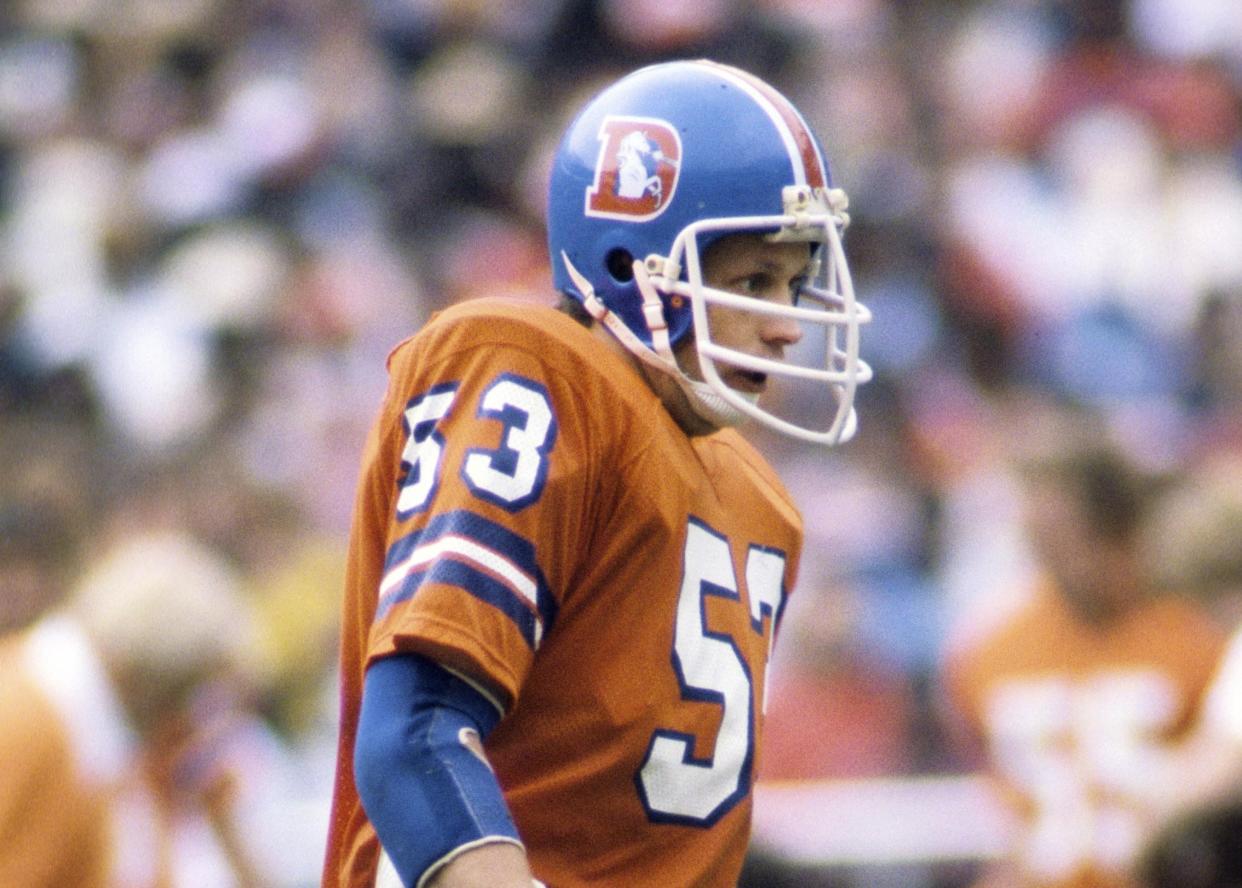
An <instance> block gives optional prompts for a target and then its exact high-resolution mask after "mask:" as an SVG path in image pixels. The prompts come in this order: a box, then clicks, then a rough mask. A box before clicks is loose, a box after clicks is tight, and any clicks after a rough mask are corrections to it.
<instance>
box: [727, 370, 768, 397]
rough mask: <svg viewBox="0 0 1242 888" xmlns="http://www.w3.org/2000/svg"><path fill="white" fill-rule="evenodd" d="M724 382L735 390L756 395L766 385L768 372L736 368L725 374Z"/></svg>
mask: <svg viewBox="0 0 1242 888" xmlns="http://www.w3.org/2000/svg"><path fill="white" fill-rule="evenodd" d="M725 382H726V383H727V384H728V386H729V388H731V389H733V390H735V391H739V392H747V393H748V394H752V395H758V394H761V393H762V392H763V391H764V390H765V389H766V388H767V387H768V374H766V373H760V372H759V371H758V370H742V369H740V368H737V369H733V370H730V371H729V372H728V373H726V374H725Z"/></svg>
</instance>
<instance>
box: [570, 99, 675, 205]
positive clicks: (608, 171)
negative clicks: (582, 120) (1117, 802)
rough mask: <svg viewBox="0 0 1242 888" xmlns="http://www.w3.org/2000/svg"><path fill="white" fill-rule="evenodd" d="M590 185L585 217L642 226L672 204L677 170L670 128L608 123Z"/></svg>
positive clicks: (644, 122)
mask: <svg viewBox="0 0 1242 888" xmlns="http://www.w3.org/2000/svg"><path fill="white" fill-rule="evenodd" d="M599 139H600V152H599V158H598V160H596V162H595V181H594V182H593V183H592V184H591V186H590V187H589V188H587V193H586V213H587V215H588V216H603V217H605V218H610V219H627V220H630V221H634V222H644V221H647V220H649V219H654V218H655V217H656V216H658V215H660V213H662V212H663V211H664V210H665V208H666V207H667V206H668V203H669V201H670V200H672V197H673V192H674V191H675V190H676V188H677V176H678V173H679V171H680V165H681V139H680V138H679V137H678V135H677V130H675V129H674V128H673V127H672V126H671V125H670V124H668V123H666V122H665V121H663V120H653V119H651V118H645V117H608V118H605V120H604V122H603V124H602V125H601V126H600V130H599Z"/></svg>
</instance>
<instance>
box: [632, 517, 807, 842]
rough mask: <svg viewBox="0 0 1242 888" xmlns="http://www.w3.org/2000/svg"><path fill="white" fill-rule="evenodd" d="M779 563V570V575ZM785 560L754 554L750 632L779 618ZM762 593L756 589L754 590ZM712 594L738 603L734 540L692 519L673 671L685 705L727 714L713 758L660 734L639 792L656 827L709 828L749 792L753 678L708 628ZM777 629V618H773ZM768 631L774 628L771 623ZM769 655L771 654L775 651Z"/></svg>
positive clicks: (683, 738) (669, 733)
mask: <svg viewBox="0 0 1242 888" xmlns="http://www.w3.org/2000/svg"><path fill="white" fill-rule="evenodd" d="M772 559H779V560H780V567H781V569H780V570H779V571H777V570H775V569H774V568H775V566H776V563H775V561H773V560H772ZM783 575H784V560H783V556H781V555H779V553H775V552H773V551H772V550H769V549H762V548H758V547H752V548H751V549H750V552H749V553H748V557H747V566H746V578H747V581H748V583H751V584H755V585H752V587H751V588H750V589H749V590H748V597H749V600H750V604H749V609H750V612H751V617H752V621H751V626H752V629H754V630H755V631H757V632H758V633H759V634H763V631H764V621H763V616H764V614H765V611H766V613H767V614H770V615H773V618H775V615H776V614H778V613H779V610H780V602H781V600H782V598H783V586H782V578H783ZM756 587H757V588H756ZM709 595H714V596H719V597H722V598H726V599H732V600H734V601H740V599H741V592H740V590H739V588H738V582H737V577H736V576H735V575H734V571H733V558H732V555H731V553H730V549H729V541H728V540H726V539H725V538H724V537H722V536H720V535H719V534H717V533H716V532H715V531H713V530H712V529H711V528H710V527H707V526H706V525H705V524H702V523H700V522H698V521H695V520H693V519H691V522H690V525H689V529H688V532H687V535H686V551H685V565H684V572H683V579H682V584H681V591H680V594H679V597H678V602H677V623H676V632H675V636H674V641H673V668H674V669H675V670H676V672H677V679H678V682H679V683H680V684H681V695H682V699H684V700H692V701H696V702H710V703H716V704H718V705H719V706H720V707H721V718H720V729H719V731H718V733H717V735H716V743H715V750H714V752H713V754H712V755H711V756H710V757H709V758H702V759H700V758H696V757H695V755H694V745H695V737H694V736H693V735H691V734H687V733H685V732H682V731H674V730H667V729H659V730H657V731H655V732H654V733H653V735H652V738H651V744H650V746H649V747H648V749H647V757H646V759H645V760H644V761H643V765H642V767H641V769H640V770H639V773H638V785H639V791H640V794H641V795H642V798H643V803H644V805H645V806H646V808H647V813H648V816H649V817H650V818H651V819H652V820H655V821H662V822H672V823H684V824H691V825H696V826H705V827H706V826H711V825H712V824H713V823H715V822H716V821H717V820H719V819H720V818H721V817H722V816H724V815H725V814H726V813H728V812H729V811H730V810H731V809H732V808H733V807H734V806H735V805H736V804H737V803H738V802H739V801H741V800H742V799H743V798H745V797H746V795H747V794H748V793H749V792H750V783H751V770H752V766H753V764H754V752H755V719H754V678H753V676H752V675H751V672H750V668H749V666H748V665H747V662H746V659H745V658H744V657H743V655H742V652H741V651H740V650H739V649H738V646H737V643H736V641H735V640H734V639H733V638H731V637H729V636H728V635H724V634H721V633H716V632H712V631H711V630H709V629H708V627H707V614H706V608H705V607H704V600H705V598H706V597H707V596H709ZM773 623H774V619H773ZM768 631H769V632H773V633H774V632H775V626H774V625H773V624H772V623H769V624H768ZM769 649H770V648H769Z"/></svg>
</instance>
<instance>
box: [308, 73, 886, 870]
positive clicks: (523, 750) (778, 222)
mask: <svg viewBox="0 0 1242 888" xmlns="http://www.w3.org/2000/svg"><path fill="white" fill-rule="evenodd" d="M549 198H550V200H549V210H548V229H549V246H550V254H551V261H552V264H553V272H554V279H555V282H556V285H557V289H558V290H560V291H561V293H562V302H561V307H560V310H559V311H558V310H555V309H553V308H550V307H549V308H542V307H532V306H531V305H529V304H509V303H505V302H502V301H497V300H491V299H486V300H475V301H473V302H466V303H463V304H461V305H458V306H456V307H454V308H452V309H449V310H447V311H445V312H443V313H441V314H439V315H438V316H436V317H435V318H433V319H432V320H431V321H430V322H429V323H428V325H427V326H426V327H425V328H424V329H423V330H422V331H421V332H420V333H418V334H417V335H416V336H414V337H413V338H412V339H410V340H408V341H406V342H405V343H403V344H402V345H400V346H399V347H398V348H397V349H396V351H395V352H394V353H393V355H392V356H391V359H390V362H389V372H390V384H389V389H388V393H387V397H386V399H385V403H384V405H383V407H382V410H381V413H380V416H379V417H378V420H377V421H376V424H375V425H374V427H373V430H372V434H371V436H370V438H369V441H368V444H367V447H366V451H365V454H364V458H363V471H362V479H361V482H360V487H359V491H358V499H357V503H356V511H355V518H354V528H353V532H352V535H351V546H350V559H349V571H348V578H347V591H346V600H345V608H344V626H343V644H342V661H341V669H342V683H343V687H342V702H343V708H342V721H341V735H340V747H339V755H338V762H337V778H336V791H335V798H334V803H333V811H332V823H331V831H330V835H329V842H328V845H329V847H328V854H327V860H326V864H325V874H324V885H325V886H328V888H362V886H371V885H373V884H379V885H405V886H416V885H417V886H436V888H441V886H460V885H487V886H489V888H506V886H515V885H520V886H523V888H528V886H530V885H531V884H532V880H538V881H541V882H543V883H545V884H547V885H550V886H554V888H572V886H583V885H591V886H597V888H598V886H626V888H629V886H635V885H669V886H674V885H675V886H725V885H734V884H736V880H737V877H738V873H739V871H740V868H741V864H742V858H743V855H744V853H745V851H746V846H747V840H748V835H749V825H750V811H751V788H752V784H753V781H754V777H755V773H756V763H757V756H758V749H759V745H760V741H761V738H762V712H763V694H764V683H765V670H766V667H767V662H768V657H769V654H770V652H771V649H772V644H773V640H774V636H775V634H776V624H777V622H778V620H779V617H780V614H781V611H782V607H783V604H784V601H785V596H786V594H787V593H788V592H789V590H790V589H791V587H792V586H793V583H794V577H795V573H796V567H797V563H798V557H799V550H800V546H801V520H800V517H799V515H798V512H797V510H796V508H795V506H794V504H793V502H792V501H791V499H790V497H789V495H788V494H787V492H786V491H785V490H784V489H783V487H782V485H781V483H780V482H779V480H778V479H777V478H776V476H775V475H774V473H773V472H772V470H771V469H770V468H769V467H768V466H767V465H766V464H765V463H764V461H763V460H762V459H761V458H760V456H759V455H758V454H757V452H756V451H755V450H754V449H752V448H751V447H750V446H749V445H748V444H747V443H745V441H744V440H743V439H742V438H741V437H740V436H739V435H738V434H737V433H736V432H734V431H732V430H730V429H728V428H727V427H730V426H734V425H737V424H739V423H740V422H742V421H743V420H746V419H748V418H753V419H755V420H757V421H758V422H761V423H764V424H766V425H768V426H770V427H771V428H773V429H776V430H778V431H781V432H785V433H787V434H790V435H793V436H795V437H797V438H800V439H803V440H807V441H811V442H816V443H820V444H832V443H835V442H837V441H839V440H843V439H846V438H848V437H849V436H850V435H852V434H853V432H854V426H855V421H854V411H853V408H852V401H853V394H854V390H855V387H856V385H858V384H859V383H860V382H863V381H865V379H866V377H867V375H868V373H869V371H868V370H867V368H866V365H865V364H864V363H863V362H861V361H860V360H859V358H858V325H859V323H860V322H861V321H863V320H865V318H866V312H865V309H864V308H863V307H862V306H861V305H859V304H857V303H856V302H855V301H854V296H853V291H852V288H851V285H850V280H849V273H848V270H847V268H846V266H845V261H844V254H843V251H842V247H841V241H840V232H841V230H842V229H843V228H844V226H845V224H846V216H845V213H844V210H845V199H844V195H843V194H842V193H841V192H840V191H838V190H836V189H834V188H832V186H831V183H830V181H829V179H828V173H827V168H826V165H825V163H824V159H823V156H822V153H821V151H820V148H819V145H818V142H817V141H816V140H815V138H814V137H813V136H812V134H811V132H810V130H809V129H808V128H807V126H806V123H805V122H804V121H803V119H802V118H801V116H800V115H799V114H798V112H797V111H796V110H795V109H794V108H793V106H792V105H791V104H790V103H789V102H788V101H787V100H786V99H785V98H783V97H782V96H781V95H780V94H778V93H777V92H776V91H775V90H773V89H772V88H771V87H770V86H768V85H767V84H765V83H764V82H762V81H760V80H758V79H757V78H755V77H753V76H751V75H749V74H746V73H744V72H742V71H740V70H737V69H735V68H731V67H726V66H723V65H718V64H714V63H711V62H706V61H695V62H676V63H667V64H661V65H656V66H652V67H648V68H644V69H641V70H639V71H637V72H635V73H633V74H631V75H629V76H627V77H625V78H622V79H621V80H619V81H618V82H616V83H615V84H613V85H612V86H610V87H608V88H607V89H605V90H604V91H603V92H602V93H600V94H599V95H598V96H597V97H595V98H594V99H593V100H592V101H591V102H589V103H588V104H587V105H586V107H585V108H584V109H583V110H582V112H581V113H580V114H579V116H578V117H577V119H576V120H575V121H574V122H573V123H572V124H571V125H570V126H569V128H568V130H567V131H566V133H565V136H564V138H563V141H562V143H561V145H560V147H559V149H558V150H557V153H556V156H555V159H554V164H553V170H552V174H551V183H550V188H549ZM804 337H805V339H804ZM795 345H798V346H799V347H798V351H799V352H801V351H802V350H803V349H806V348H808V347H809V348H816V347H817V348H818V349H819V351H820V353H821V355H822V359H821V360H820V361H819V363H818V364H817V365H815V366H806V365H804V364H801V363H797V362H795V361H793V360H791V359H790V358H791V356H792V352H793V346H795ZM787 351H789V352H790V353H791V355H790V356H787V354H786V352H787ZM782 380H788V381H791V382H792V383H796V384H799V385H803V386H806V387H813V389H814V395H813V396H810V395H808V394H807V392H806V391H802V392H801V393H799V394H798V395H796V396H795V397H794V398H792V399H791V400H788V401H785V402H783V403H784V405H785V406H789V407H790V408H791V409H793V408H795V407H796V409H797V410H798V411H800V412H799V413H798V414H797V420H802V421H797V420H795V418H794V416H793V415H789V414H786V413H784V412H783V411H784V409H785V407H782V408H780V410H769V409H765V407H761V406H760V405H759V397H760V395H761V394H763V393H764V391H765V389H767V388H768V386H769V382H772V383H777V382H780V381H782ZM813 405H818V406H820V407H822V408H823V411H822V414H821V416H820V417H819V420H820V422H818V423H817V424H811V423H808V422H806V421H805V420H803V415H804V411H805V408H807V407H808V406H813Z"/></svg>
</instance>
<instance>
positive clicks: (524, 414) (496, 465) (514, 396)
mask: <svg viewBox="0 0 1242 888" xmlns="http://www.w3.org/2000/svg"><path fill="white" fill-rule="evenodd" d="M457 388H458V384H457V383H455V382H452V383H445V384H442V385H437V386H435V387H433V388H431V389H429V390H428V391H427V392H425V393H424V394H422V395H419V396H418V397H416V398H413V399H412V400H411V401H410V403H409V406H408V407H406V408H405V413H404V421H405V429H406V434H407V438H406V442H405V449H404V450H403V451H402V453H401V490H400V492H399V493H398V494H397V518H398V519H400V520H402V521H404V520H405V519H406V518H409V517H410V516H411V515H413V514H415V513H416V512H421V511H422V510H423V509H425V508H427V504H428V503H430V502H431V499H432V497H433V496H435V493H436V490H437V489H438V488H439V486H440V472H441V466H440V462H441V460H442V458H443V457H444V436H443V435H442V434H441V433H440V422H441V420H443V419H445V418H446V417H447V416H448V415H449V411H450V410H451V409H452V406H453V401H454V399H455V398H456V397H457ZM478 415H479V416H480V417H483V418H486V419H494V420H496V421H497V422H499V423H501V424H502V425H503V426H504V430H503V432H502V433H501V438H500V442H501V443H500V447H498V448H497V449H495V450H488V449H484V448H481V447H476V448H473V449H471V450H470V451H469V452H468V453H467V454H466V458H465V460H464V462H463V464H462V468H461V475H462V479H463V480H464V481H465V482H466V486H467V487H469V488H470V492H471V493H473V494H474V495H475V496H477V497H479V498H480V499H485V500H487V501H488V502H491V503H495V504H496V505H499V506H502V507H504V508H506V509H508V510H509V511H511V512H516V511H518V510H519V509H523V508H525V507H526V506H529V505H530V504H531V503H533V502H535V501H536V500H538V499H539V497H540V495H541V494H542V493H543V486H544V482H545V481H547V477H548V454H549V453H550V452H551V450H552V445H553V444H555V443H556V416H555V414H554V413H553V412H552V404H551V402H550V400H549V398H548V393H547V390H546V389H544V387H543V386H541V385H540V384H539V383H537V382H532V381H531V380H529V379H523V378H522V377H520V376H516V375H514V374H511V373H505V374H502V375H501V376H498V377H497V378H496V379H494V380H492V383H491V384H490V385H489V386H488V387H487V389H486V390H484V392H483V395H482V397H480V399H479V412H478Z"/></svg>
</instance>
